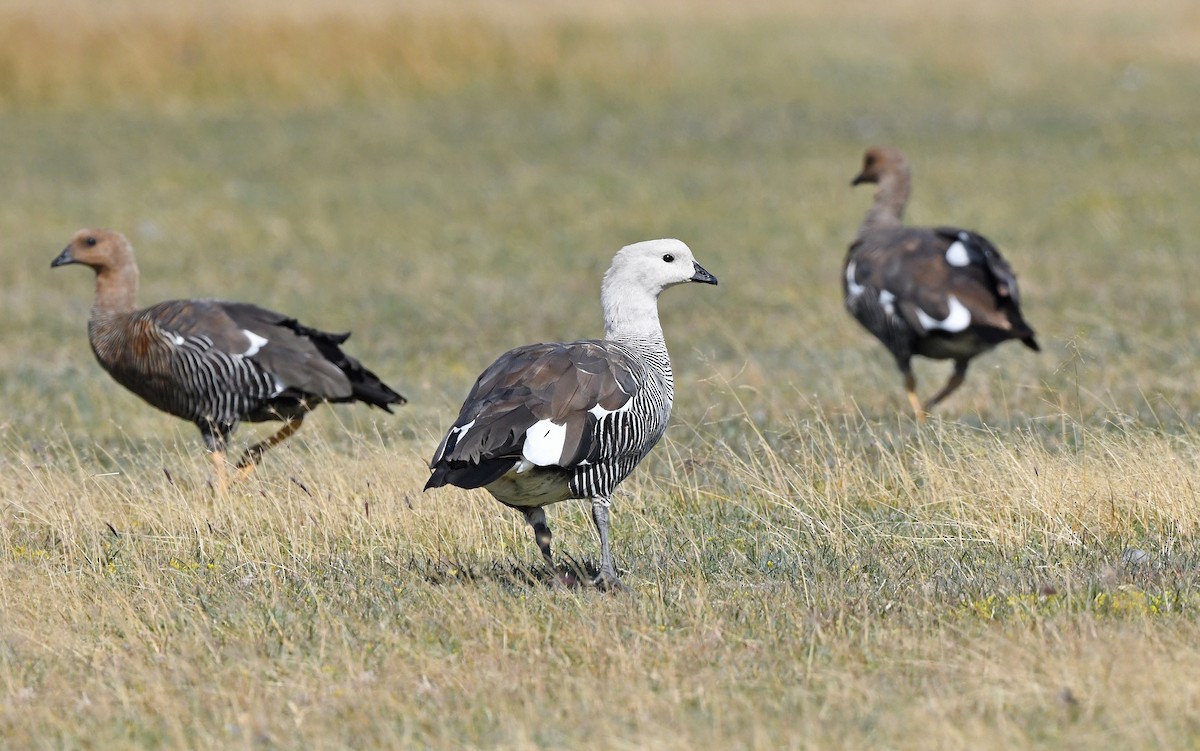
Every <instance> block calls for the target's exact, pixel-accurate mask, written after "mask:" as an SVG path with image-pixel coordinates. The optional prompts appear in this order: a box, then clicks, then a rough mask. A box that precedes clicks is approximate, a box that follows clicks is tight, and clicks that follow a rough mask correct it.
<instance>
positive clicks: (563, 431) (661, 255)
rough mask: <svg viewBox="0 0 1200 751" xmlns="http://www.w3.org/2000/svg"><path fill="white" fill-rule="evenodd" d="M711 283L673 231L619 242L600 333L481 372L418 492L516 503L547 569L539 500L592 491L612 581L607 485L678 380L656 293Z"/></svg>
mask: <svg viewBox="0 0 1200 751" xmlns="http://www.w3.org/2000/svg"><path fill="white" fill-rule="evenodd" d="M686 282H702V283H706V284H716V283H717V280H716V278H715V277H714V276H712V275H711V274H709V273H708V272H707V271H705V270H704V269H703V268H702V267H701V266H700V265H699V264H698V263H696V262H695V260H694V259H693V257H692V253H691V250H690V249H689V248H688V247H687V246H686V245H684V244H683V243H682V242H680V241H678V240H650V241H646V242H642V243H637V244H634V245H630V246H627V247H625V248H623V249H622V250H621V251H620V252H619V253H617V255H616V257H615V258H614V259H613V263H612V266H611V267H610V268H609V270H608V273H607V274H605V277H604V284H603V286H602V290H601V304H602V307H603V308H604V318H605V338H604V339H603V340H582V341H577V342H570V343H547V344H531V345H528V346H524V347H518V348H517V349H514V350H511V351H509V352H506V353H505V354H503V355H501V356H500V357H499V359H497V360H496V361H495V362H494V363H493V364H492V365H491V366H489V367H488V368H487V369H486V370H484V371H483V373H482V374H481V375H480V376H479V378H478V380H477V381H476V382H475V385H474V387H473V388H472V389H471V391H470V393H468V394H467V398H466V400H465V401H464V402H463V406H462V409H461V411H460V412H459V416H458V419H457V420H455V422H454V424H453V425H452V426H451V427H450V429H449V431H447V433H446V435H445V437H444V438H443V439H442V441H441V444H440V445H439V446H438V448H437V450H436V451H435V452H434V455H433V459H432V461H431V462H430V469H431V470H432V475H431V476H430V478H429V482H428V483H426V485H425V487H426V489H429V488H436V487H441V486H443V485H456V486H458V487H461V488H480V487H482V488H486V489H487V490H488V492H490V493H491V494H492V495H493V496H494V497H495V498H496V499H497V500H499V501H500V502H501V503H504V504H506V505H508V506H512V507H513V508H517V509H520V510H521V511H522V513H523V514H524V515H525V518H526V520H527V521H528V522H529V524H530V526H532V527H533V532H534V537H535V539H536V541H537V543H538V547H539V548H540V549H541V552H542V555H543V557H544V558H545V560H546V562H547V563H548V564H549V565H550V566H551V568H553V566H554V560H553V558H552V556H551V553H550V541H551V534H550V528H549V526H548V525H547V524H546V515H545V512H544V511H543V507H544V506H546V505H549V504H552V503H557V502H559V501H564V500H567V499H570V498H589V499H591V501H592V518H593V520H594V521H595V523H596V529H597V532H598V533H599V535H600V550H601V553H600V556H601V559H600V572H599V575H598V576H597V578H596V585H597V586H599V587H602V588H611V587H616V586H618V585H619V581H618V579H617V574H616V570H615V568H614V567H613V563H612V553H611V550H610V547H609V543H608V530H609V524H608V507H609V504H610V499H611V496H612V493H613V491H614V490H615V489H616V487H617V485H618V484H620V482H621V481H622V480H624V479H625V478H626V477H628V476H629V473H630V472H632V471H633V469H634V468H635V467H636V466H637V465H638V463H639V462H640V461H641V460H642V459H643V458H645V456H646V455H647V454H648V453H649V452H650V450H651V449H652V448H653V447H654V445H655V444H656V443H657V442H658V440H659V439H660V438H662V436H663V433H664V432H665V431H666V428H667V421H668V419H669V418H670V415H671V404H672V401H673V400H674V397H675V381H674V375H673V374H672V372H671V361H670V357H669V356H668V354H667V347H666V342H665V340H664V338H663V333H662V327H661V326H660V325H659V321H658V295H659V293H661V292H662V291H663V290H664V289H666V288H667V287H671V286H674V285H676V284H683V283H686Z"/></svg>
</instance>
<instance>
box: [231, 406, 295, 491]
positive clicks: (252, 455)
mask: <svg viewBox="0 0 1200 751" xmlns="http://www.w3.org/2000/svg"><path fill="white" fill-rule="evenodd" d="M303 422H304V418H303V417H295V418H292V419H291V420H288V421H287V422H285V423H284V424H283V427H282V428H280V429H279V432H277V433H276V434H275V435H273V436H271V437H270V438H268V439H267V440H265V441H259V442H258V443H256V444H254V445H253V446H251V447H250V448H248V449H246V453H244V454H242V458H241V459H239V460H238V463H237V468H238V469H239V470H241V471H240V473H239V475H240V476H241V477H243V478H245V477H248V476H249V475H250V473H251V472H253V471H254V465H255V463H256V462H258V460H259V459H260V458H262V455H263V454H265V453H266V452H267V449H270V448H271V447H272V446H278V445H279V444H281V443H283V442H284V441H286V440H287V439H288V438H290V437H291V436H292V434H293V433H295V432H296V431H297V430H299V429H300V425H301V424H302V423H303Z"/></svg>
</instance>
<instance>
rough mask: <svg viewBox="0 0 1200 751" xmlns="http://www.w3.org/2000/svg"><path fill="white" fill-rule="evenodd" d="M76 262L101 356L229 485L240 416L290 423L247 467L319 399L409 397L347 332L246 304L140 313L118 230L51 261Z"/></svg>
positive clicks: (396, 400)
mask: <svg viewBox="0 0 1200 751" xmlns="http://www.w3.org/2000/svg"><path fill="white" fill-rule="evenodd" d="M72 263H78V264H83V265H86V266H90V267H91V268H92V269H94V270H95V272H96V298H95V302H94V304H93V306H92V313H91V316H90V318H89V319H88V339H89V341H90V343H91V345H92V351H93V352H94V353H95V355H96V359H97V361H99V363H100V365H101V366H102V367H103V368H104V369H105V370H106V371H107V372H108V373H109V374H110V375H111V376H112V377H113V378H114V379H115V380H116V381H117V382H118V383H120V384H121V385H122V386H125V387H126V388H127V389H129V390H130V391H132V392H133V393H135V394H137V395H138V396H140V397H142V398H143V399H144V400H146V401H147V402H148V403H149V404H151V405H153V406H155V407H157V408H159V409H161V410H163V411H164V412H167V413H169V414H172V415H175V416H176V417H180V418H183V419H185V420H188V421H189V422H192V423H194V424H195V425H196V426H197V427H198V428H199V429H200V432H201V435H202V436H203V437H204V442H205V445H206V446H207V448H208V449H209V451H211V452H212V453H213V459H214V462H215V463H216V464H217V469H218V480H219V482H220V483H221V485H222V487H223V486H224V451H225V447H226V444H227V443H228V438H229V436H230V435H231V434H232V433H233V431H234V430H236V429H237V426H238V424H239V423H240V422H243V421H246V422H264V421H270V420H279V421H283V422H284V426H283V428H282V429H281V430H280V431H278V432H277V433H276V434H275V435H273V436H271V437H270V438H268V439H267V440H265V441H262V442H260V443H257V444H255V445H253V446H251V447H250V448H249V449H247V450H246V452H245V454H243V456H242V458H241V460H240V461H239V462H238V466H239V467H243V468H247V469H248V468H250V467H252V466H253V464H254V462H256V461H257V460H258V458H259V457H260V456H261V455H262V453H263V452H265V451H266V450H267V449H269V448H270V447H271V446H274V445H276V444H278V443H279V442H281V441H283V440H286V439H287V438H288V437H289V436H290V435H291V434H292V433H294V432H295V431H296V430H297V429H298V428H299V426H300V424H301V422H302V421H303V419H304V416H305V414H306V413H307V412H309V411H311V410H312V409H314V408H316V407H317V406H318V405H319V404H320V403H321V402H326V401H328V402H353V401H361V402H365V403H367V404H370V405H372V406H376V407H380V408H381V409H384V410H386V411H388V412H390V411H391V405H394V404H404V402H405V400H404V397H402V396H400V395H399V394H397V393H396V392H395V391H393V390H392V389H391V388H389V387H388V386H387V385H386V384H384V383H383V382H382V381H381V380H380V379H379V378H378V377H377V376H376V375H375V374H374V373H372V372H371V371H370V370H367V369H366V368H364V367H363V366H362V364H361V363H359V362H358V361H357V360H355V359H354V358H352V357H349V356H348V355H346V354H345V353H344V352H343V351H342V349H341V346H340V345H341V344H342V343H343V342H345V341H346V339H347V338H349V336H350V335H349V334H331V333H326V332H323V331H318V330H317V329H312V328H309V327H307V326H304V325H302V324H300V323H299V322H298V321H296V320H295V319H294V318H290V317H288V316H284V315H281V314H279V313H275V312H273V311H270V310H266V309H265V308H260V307H258V306H256V305H251V304H248V303H233V302H220V301H216V300H173V301H169V302H162V303H158V304H157V305H152V306H150V307H148V308H145V309H142V310H139V309H137V286H138V270H137V263H136V261H135V259H134V256H133V249H132V247H131V246H130V244H129V241H128V240H126V239H125V237H124V236H123V235H121V234H120V233H117V232H112V231H109V230H99V229H84V230H80V231H79V232H77V233H76V234H75V236H74V237H73V238H72V239H71V242H70V244H68V245H67V247H66V248H65V249H64V250H63V251H62V253H61V254H60V255H59V256H58V257H57V258H56V259H55V260H54V262H53V264H51V266H52V267H58V266H64V265H67V264H72Z"/></svg>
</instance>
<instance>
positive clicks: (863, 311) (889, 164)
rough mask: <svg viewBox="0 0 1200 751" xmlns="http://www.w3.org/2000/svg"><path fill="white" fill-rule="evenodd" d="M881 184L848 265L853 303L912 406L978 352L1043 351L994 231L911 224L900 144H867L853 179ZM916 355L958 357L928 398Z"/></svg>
mask: <svg viewBox="0 0 1200 751" xmlns="http://www.w3.org/2000/svg"><path fill="white" fill-rule="evenodd" d="M860 183H876V184H878V185H879V189H878V190H877V191H876V193H875V200H874V202H873V203H872V204H871V207H870V208H869V209H868V210H867V213H866V216H865V217H864V218H863V221H862V224H861V225H859V228H858V233H857V235H856V237H855V238H854V242H853V243H852V244H851V245H850V249H849V251H848V252H847V253H846V260H845V263H844V265H843V266H842V290H843V292H844V294H845V300H846V308H847V309H848V310H849V311H850V313H851V315H853V316H854V318H855V319H856V320H858V322H859V323H861V324H862V325H863V327H864V328H866V329H867V330H868V331H870V332H871V333H872V334H874V335H875V337H876V338H878V339H879V340H880V341H881V342H883V344H884V346H886V347H887V348H888V350H889V351H890V352H891V353H892V356H893V357H894V358H895V359H896V365H897V367H899V369H900V372H901V374H902V375H903V376H904V387H905V391H906V392H907V395H908V400H909V403H910V405H911V406H912V409H913V412H914V413H915V414H916V417H917V419H918V420H924V419H925V414H926V412H927V411H929V410H931V409H933V407H934V406H935V405H937V404H938V403H939V402H941V401H942V400H943V399H945V398H946V397H947V396H949V395H950V394H951V393H952V392H953V391H955V390H956V389H957V388H958V387H959V386H961V385H962V383H963V381H964V380H965V378H966V374H967V366H968V364H969V363H970V361H971V359H972V358H974V357H976V356H978V355H980V354H983V353H984V352H987V351H988V350H990V349H992V348H993V347H995V346H996V345H997V344H999V343H1001V342H1004V341H1007V340H1009V339H1017V340H1020V341H1021V342H1022V343H1023V344H1025V346H1027V347H1029V348H1030V349H1032V350H1034V351H1037V350H1039V347H1038V343H1037V340H1036V339H1035V335H1034V331H1033V329H1032V328H1030V327H1029V324H1027V323H1026V322H1025V319H1024V318H1023V317H1022V315H1021V305H1020V291H1019V290H1018V288H1017V279H1016V276H1015V275H1014V274H1013V271H1012V267H1011V266H1009V264H1008V262H1007V261H1006V260H1004V258H1003V257H1002V256H1001V255H1000V251H999V250H997V249H996V247H995V246H994V245H992V243H991V242H989V241H988V240H987V238H985V237H983V236H982V235H980V234H978V233H976V232H971V231H968V230H964V229H959V228H957V227H936V228H924V227H906V226H904V224H903V221H902V217H903V215H904V209H905V207H906V206H907V204H908V198H909V194H910V193H911V190H912V187H911V186H912V181H911V173H910V170H909V166H908V161H907V160H906V159H905V158H904V155H903V154H901V153H900V152H899V151H898V150H897V149H894V148H891V147H886V146H879V147H875V148H871V149H868V150H867V152H866V154H865V155H864V157H863V168H862V171H861V172H860V173H859V175H858V176H857V177H855V178H854V181H853V182H852V183H851V184H852V185H858V184H860ZM914 355H920V356H922V357H929V358H933V359H942V360H946V359H949V360H953V361H954V373H953V374H952V375H951V376H950V380H949V381H947V382H946V385H945V386H943V387H942V389H941V390H940V391H938V392H937V393H936V394H935V395H934V396H933V397H932V398H931V399H930V400H929V401H927V402H926V403H925V404H924V405H922V404H921V400H920V399H919V398H918V397H917V393H916V378H915V377H914V376H913V372H912V363H911V361H912V358H913V356H914Z"/></svg>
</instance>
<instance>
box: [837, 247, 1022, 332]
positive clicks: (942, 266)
mask: <svg viewBox="0 0 1200 751" xmlns="http://www.w3.org/2000/svg"><path fill="white" fill-rule="evenodd" d="M851 258H852V260H854V261H856V262H857V263H856V269H855V272H856V274H855V276H856V279H857V281H858V283H859V284H862V285H863V286H865V287H870V288H873V289H874V290H876V291H879V292H884V291H886V293H888V294H890V295H891V296H892V298H893V299H892V300H891V302H892V304H893V306H894V310H895V311H896V313H897V314H898V315H900V316H902V317H903V318H904V320H905V321H906V322H907V323H908V325H909V326H910V327H911V328H912V329H913V330H914V331H915V332H917V333H920V334H927V333H929V332H930V331H932V330H937V329H941V330H944V331H949V332H952V333H954V332H959V331H963V330H965V329H967V328H969V327H973V326H983V327H988V328H993V329H1000V330H1006V331H1009V330H1012V329H1013V328H1014V325H1013V324H1014V322H1013V320H1011V316H1010V313H1009V311H1008V310H1007V309H1008V308H1009V307H1012V306H1015V304H1016V302H1017V295H1018V292H1017V284H1016V278H1015V276H1014V275H1013V273H1012V269H1011V267H1009V265H1008V263H1007V262H1006V261H1005V260H1004V259H1003V258H1002V257H1001V256H1000V253H999V251H997V250H996V248H995V247H994V246H993V245H992V244H991V243H990V242H988V241H987V239H986V238H984V237H983V236H981V235H978V234H976V233H974V232H968V231H966V230H960V229H956V228H952V227H939V228H937V229H935V230H928V229H919V228H902V229H897V230H893V231H889V232H883V233H874V234H872V235H868V236H866V237H864V238H862V239H861V240H860V241H859V243H858V244H857V246H856V247H855V248H852V250H851ZM1009 301H1011V304H1012V305H1011V306H1010V305H1009V304H1008V303H1009Z"/></svg>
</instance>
